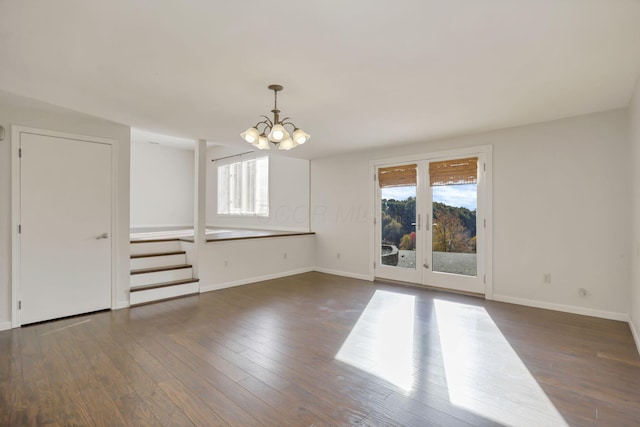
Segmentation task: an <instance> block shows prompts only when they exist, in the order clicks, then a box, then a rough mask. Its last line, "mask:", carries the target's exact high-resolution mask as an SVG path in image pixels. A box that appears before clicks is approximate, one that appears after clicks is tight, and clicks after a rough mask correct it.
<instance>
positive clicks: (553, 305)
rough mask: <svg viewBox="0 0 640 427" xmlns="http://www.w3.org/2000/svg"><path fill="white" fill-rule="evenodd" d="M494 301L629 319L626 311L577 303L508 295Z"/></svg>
mask: <svg viewBox="0 0 640 427" xmlns="http://www.w3.org/2000/svg"><path fill="white" fill-rule="evenodd" d="M493 300H494V301H500V302H506V303H509V304H518V305H525V306H528V307H535V308H544V309H547V310H554V311H562V312H565V313H572V314H581V315H583V316H592V317H599V318H601V319H609V320H620V321H622V322H628V321H629V315H628V314H626V313H616V312H614V311H604V310H598V309H595V308H588V307H578V306H575V305H565V304H556V303H553V302H546V301H537V300H532V299H527V298H518V297H512V296H508V295H498V294H494V295H493Z"/></svg>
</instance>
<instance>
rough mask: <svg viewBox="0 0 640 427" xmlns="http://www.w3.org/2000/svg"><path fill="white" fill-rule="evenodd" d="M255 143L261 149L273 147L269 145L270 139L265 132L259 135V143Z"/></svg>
mask: <svg viewBox="0 0 640 427" xmlns="http://www.w3.org/2000/svg"><path fill="white" fill-rule="evenodd" d="M254 145H255V146H256V147H258V148H259V149H260V150H270V149H271V147H269V140H268V139H267V136H266V135H265V134H264V133H263V134H261V135H260V136H259V137H258V143H257V144H254Z"/></svg>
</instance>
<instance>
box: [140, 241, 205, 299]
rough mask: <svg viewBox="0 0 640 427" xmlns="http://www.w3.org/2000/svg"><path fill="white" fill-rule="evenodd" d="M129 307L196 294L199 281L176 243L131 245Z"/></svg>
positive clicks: (147, 242)
mask: <svg viewBox="0 0 640 427" xmlns="http://www.w3.org/2000/svg"><path fill="white" fill-rule="evenodd" d="M130 277H131V278H130V288H129V292H130V294H129V305H132V306H134V305H139V304H146V303H149V302H152V301H161V300H165V299H171V298H176V297H180V296H185V295H193V294H197V293H198V291H199V288H198V279H194V278H193V269H192V266H191V265H189V264H187V254H186V252H185V251H184V250H182V247H181V246H180V241H179V240H178V239H161V240H133V241H131V276H130Z"/></svg>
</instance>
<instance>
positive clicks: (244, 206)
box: [218, 157, 269, 216]
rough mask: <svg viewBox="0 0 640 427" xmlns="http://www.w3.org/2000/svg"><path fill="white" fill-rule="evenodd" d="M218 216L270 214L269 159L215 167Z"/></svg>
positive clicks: (263, 158)
mask: <svg viewBox="0 0 640 427" xmlns="http://www.w3.org/2000/svg"><path fill="white" fill-rule="evenodd" d="M218 214H221V215H260V216H268V215H269V157H260V158H257V159H250V160H244V161H240V162H235V163H229V164H226V165H220V166H218Z"/></svg>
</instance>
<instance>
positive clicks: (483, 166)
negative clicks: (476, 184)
mask: <svg viewBox="0 0 640 427" xmlns="http://www.w3.org/2000/svg"><path fill="white" fill-rule="evenodd" d="M482 171H483V172H486V171H487V164H486V163H483V164H482Z"/></svg>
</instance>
